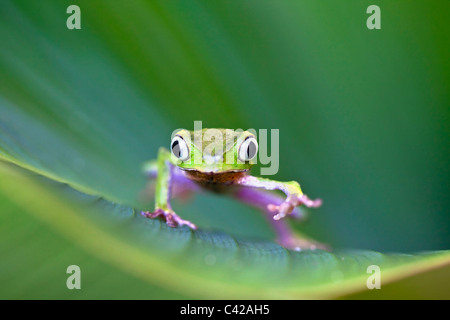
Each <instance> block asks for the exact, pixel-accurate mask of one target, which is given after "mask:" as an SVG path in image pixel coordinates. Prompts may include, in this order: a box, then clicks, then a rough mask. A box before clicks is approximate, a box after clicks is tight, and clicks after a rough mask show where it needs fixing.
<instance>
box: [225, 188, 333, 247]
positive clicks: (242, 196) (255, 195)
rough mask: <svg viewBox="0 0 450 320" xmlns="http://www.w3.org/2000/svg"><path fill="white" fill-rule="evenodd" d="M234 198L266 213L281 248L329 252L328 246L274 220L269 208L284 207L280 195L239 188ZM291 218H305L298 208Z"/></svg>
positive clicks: (284, 223)
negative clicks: (272, 206)
mask: <svg viewBox="0 0 450 320" xmlns="http://www.w3.org/2000/svg"><path fill="white" fill-rule="evenodd" d="M233 196H235V197H236V198H237V199H239V200H241V201H242V202H244V203H247V204H249V205H251V206H253V207H256V208H258V209H261V210H262V211H263V212H264V213H265V216H266V217H267V218H268V220H269V222H270V224H271V225H272V227H273V229H274V231H275V233H276V242H278V244H280V245H281V246H283V247H285V248H287V249H292V250H297V251H299V250H314V249H322V250H329V247H328V246H327V245H324V244H322V243H319V242H316V241H314V240H312V239H308V238H307V237H305V236H303V235H301V234H299V233H297V232H294V231H293V230H292V229H291V228H290V226H289V225H288V224H287V222H286V221H285V220H284V219H280V220H275V219H273V216H274V213H273V212H272V211H270V210H269V208H268V207H269V206H271V205H277V206H280V205H282V203H283V201H284V199H283V198H282V197H281V196H280V195H277V194H274V193H272V192H270V191H266V190H261V189H256V188H245V187H244V188H238V189H237V190H236V191H235V192H234V193H233ZM291 216H292V217H296V218H299V219H302V218H304V216H303V214H302V212H301V211H299V208H298V207H295V208H293V211H292V213H291Z"/></svg>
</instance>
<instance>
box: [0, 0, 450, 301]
mask: <svg viewBox="0 0 450 320" xmlns="http://www.w3.org/2000/svg"><path fill="white" fill-rule="evenodd" d="M77 4H78V5H79V6H80V8H81V17H82V29H81V30H68V29H67V28H66V19H67V18H68V14H67V13H66V9H67V6H68V5H69V4H67V3H65V2H63V1H57V0H55V1H51V0H49V1H45V2H37V1H33V0H3V1H1V3H0V40H1V43H2V50H0V70H1V76H0V158H1V159H3V160H5V163H3V164H2V165H1V168H2V169H1V180H0V186H1V188H0V209H1V212H0V219H2V224H1V225H0V229H1V233H0V237H1V243H0V249H1V256H2V260H1V262H0V278H1V283H2V286H0V287H1V288H0V296H1V297H5V298H10V297H27V298H36V297H47V298H55V297H56V298H57V297H67V298H77V297H87V298H102V297H113V298H114V297H115V298H118V297H119V298H123V297H140V296H139V293H142V294H143V295H144V296H145V297H150V298H170V297H172V298H173V297H175V298H179V297H250V298H253V297H274V298H283V297H288V298H298V297H306V298H308V297H327V298H330V297H359V296H358V294H360V297H366V298H367V297H371V296H376V297H380V296H381V297H383V296H384V294H385V296H387V297H421V296H420V294H423V296H424V297H433V296H435V297H448V290H446V288H445V281H441V279H442V278H445V277H448V274H449V272H450V271H449V267H448V252H447V251H442V252H435V253H430V254H417V255H416V254H394V253H392V254H388V253H379V252H408V253H411V252H418V251H424V250H430V249H433V250H438V249H448V244H449V242H450V233H448V229H449V228H450V215H448V209H447V208H448V207H449V205H450V202H449V201H450V198H449V197H448V193H449V190H448V181H449V180H450V177H449V170H448V164H447V162H446V161H444V160H446V159H448V158H449V156H450V153H449V148H448V138H449V134H448V130H447V128H448V124H447V122H446V121H447V119H449V110H450V109H449V108H448V92H449V88H450V82H449V81H448V77H447V76H446V75H447V74H448V73H449V71H450V69H449V67H450V64H449V63H448V61H449V60H448V56H449V50H448V49H449V48H448V44H449V43H450V41H449V38H448V32H446V29H445V28H441V27H440V26H441V25H445V23H446V21H447V16H446V15H445V12H447V11H448V10H446V9H447V7H448V4H443V3H441V2H433V3H432V4H431V3H426V4H424V3H423V1H403V2H402V1H400V2H395V3H394V2H392V3H391V2H386V3H383V4H382V5H381V6H382V17H383V18H382V19H383V22H382V29H381V30H377V31H373V32H372V31H369V30H367V28H366V27H365V19H366V17H367V15H366V8H367V7H366V5H364V4H362V3H361V2H360V1H346V2H345V3H337V2H336V1H330V0H325V1H322V2H320V3H318V2H317V1H309V0H308V1H302V2H299V1H297V0H286V1H277V2H274V1H271V0H249V1H227V0H225V1H222V0H217V1H213V2H212V1H203V0H194V1H178V0H173V1H172V0H171V1H166V0H164V1H145V0H136V1H132V2H129V3H128V2H127V3H126V4H125V2H123V1H113V2H112V1H103V0H95V1H92V0H80V1H77ZM394 13H395V14H394ZM418 14H420V15H421V19H419V20H418V19H417V15H418ZM424 61H425V62H426V63H424ZM194 120H202V121H203V125H204V127H226V128H243V129H248V128H256V129H279V132H280V154H279V160H280V163H279V173H278V174H277V176H276V177H275V178H276V179H279V180H299V182H300V183H301V185H302V188H303V190H304V191H305V192H306V193H307V194H308V195H311V196H313V197H316V196H317V197H321V198H323V199H324V206H323V207H322V208H320V209H318V210H315V211H314V214H312V217H311V219H310V220H309V221H308V224H305V225H301V226H299V225H298V224H295V223H292V226H293V227H294V228H301V231H302V232H304V233H306V234H308V235H310V236H312V237H314V238H316V239H317V240H320V241H322V242H326V243H329V244H330V245H331V246H332V247H333V248H335V251H333V252H332V253H327V252H321V251H315V252H301V253H294V252H288V251H286V250H284V249H283V248H281V247H279V246H277V245H276V244H274V243H273V242H272V241H271V239H272V237H273V234H272V231H271V230H270V229H269V227H268V225H267V223H266V221H265V220H264V218H263V217H262V216H261V215H260V214H259V213H258V212H256V211H255V210H252V209H250V208H247V207H246V206H244V205H240V204H237V203H235V202H233V201H232V200H230V199H227V198H225V197H221V196H216V195H207V194H200V195H198V196H197V197H196V198H195V199H193V201H191V202H188V203H183V202H177V203H174V206H175V209H176V211H177V212H178V213H179V214H180V215H182V216H183V218H187V219H190V220H193V221H194V222H195V223H196V224H198V225H199V226H200V230H199V231H197V232H191V231H190V230H187V229H170V228H168V227H167V226H166V225H164V224H163V223H161V222H159V221H158V220H155V221H152V220H148V219H143V218H142V217H140V216H139V215H136V214H135V211H136V210H137V209H140V208H144V207H145V208H148V207H149V206H151V200H149V199H148V198H145V199H142V197H141V196H142V194H143V193H142V191H143V190H144V189H145V186H146V179H145V177H144V176H143V175H142V172H141V166H142V164H143V163H144V162H145V161H147V160H149V159H152V158H155V156H156V152H157V150H158V148H159V147H161V146H167V145H168V144H169V140H170V134H171V132H172V131H173V130H175V129H177V128H182V127H185V128H188V129H192V126H193V121H194ZM380 129H381V130H380ZM6 162H7V163H8V164H6ZM11 164H15V165H17V166H19V167H21V168H22V169H19V168H17V167H15V166H13V165H11ZM256 169H258V168H256ZM31 172H33V173H34V174H32V173H31ZM36 174H37V175H36ZM255 174H256V175H257V174H258V170H256V172H255ZM39 175H42V176H44V177H45V178H39V177H38V176H39ZM212 213H213V214H212ZM311 213H312V212H311ZM339 248H358V249H355V250H342V249H339ZM367 248H369V249H373V250H375V251H369V250H365V249H367ZM377 251H379V252H377ZM4 257H5V258H4ZM76 263H80V264H81V265H83V266H84V267H83V270H86V273H84V276H83V277H84V278H83V279H85V280H84V282H83V283H84V285H86V286H87V287H86V290H82V292H78V293H75V292H69V291H68V290H67V289H66V288H65V286H64V283H65V279H66V276H67V275H66V274H65V272H64V270H65V268H66V267H67V266H68V265H70V264H76ZM369 264H378V265H380V267H382V270H383V276H382V277H383V278H382V279H383V280H382V287H383V290H376V291H375V290H372V291H368V290H367V289H366V287H365V281H366V280H367V277H368V276H369V275H368V274H367V273H366V267H367V265H369ZM444 265H447V266H444ZM402 279H403V280H402ZM3 284H5V285H3ZM385 284H386V286H385ZM43 288H46V289H47V290H43ZM124 288H128V290H125V289H124ZM417 288H419V290H418V289H417ZM417 292H419V293H420V294H419V295H418V294H417Z"/></svg>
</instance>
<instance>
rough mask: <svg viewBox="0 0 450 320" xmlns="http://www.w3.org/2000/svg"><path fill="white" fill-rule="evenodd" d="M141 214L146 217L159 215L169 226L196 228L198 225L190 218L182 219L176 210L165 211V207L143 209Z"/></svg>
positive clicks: (151, 217)
mask: <svg viewBox="0 0 450 320" xmlns="http://www.w3.org/2000/svg"><path fill="white" fill-rule="evenodd" d="M141 214H142V215H143V216H144V217H147V218H150V219H155V218H158V217H161V218H163V219H164V220H165V221H166V223H167V225H168V226H169V227H172V228H175V227H177V226H188V227H189V228H191V229H193V230H196V229H197V226H196V225H195V224H193V223H192V222H190V221H188V220H184V219H181V218H180V217H179V216H178V215H177V214H176V213H175V212H173V211H169V210H168V211H164V210H163V209H156V210H155V211H153V212H149V211H142V212H141Z"/></svg>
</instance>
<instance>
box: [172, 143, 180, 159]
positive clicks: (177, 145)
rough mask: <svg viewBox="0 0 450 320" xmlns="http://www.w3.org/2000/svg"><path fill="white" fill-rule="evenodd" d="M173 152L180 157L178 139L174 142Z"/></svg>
mask: <svg viewBox="0 0 450 320" xmlns="http://www.w3.org/2000/svg"><path fill="white" fill-rule="evenodd" d="M172 152H173V154H174V155H175V156H176V157H177V158H179V157H180V155H181V154H180V143H179V142H178V140H175V141H174V142H173V143H172Z"/></svg>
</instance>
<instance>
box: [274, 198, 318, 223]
mask: <svg viewBox="0 0 450 320" xmlns="http://www.w3.org/2000/svg"><path fill="white" fill-rule="evenodd" d="M302 204H304V205H305V206H307V207H308V208H317V207H320V206H321V205H322V199H315V200H311V199H309V198H308V196H307V195H305V194H302V195H301V196H299V195H298V194H291V195H289V196H288V197H287V198H286V200H285V201H284V202H283V203H282V204H280V205H279V206H278V205H275V204H268V205H267V209H268V210H269V211H270V212H276V213H277V214H275V215H274V216H273V219H274V220H280V219H282V218H284V217H285V216H287V215H289V214H291V213H292V211H293V210H294V208H295V207H297V206H299V205H302Z"/></svg>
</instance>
